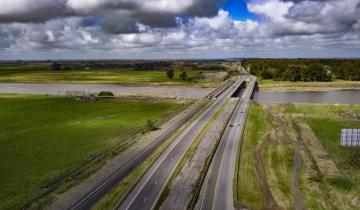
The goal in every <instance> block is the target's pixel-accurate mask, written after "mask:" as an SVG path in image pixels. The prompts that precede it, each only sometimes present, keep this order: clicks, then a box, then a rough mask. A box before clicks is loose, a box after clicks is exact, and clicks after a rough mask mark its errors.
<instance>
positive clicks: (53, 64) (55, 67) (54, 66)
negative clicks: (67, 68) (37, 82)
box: [51, 62, 61, 71]
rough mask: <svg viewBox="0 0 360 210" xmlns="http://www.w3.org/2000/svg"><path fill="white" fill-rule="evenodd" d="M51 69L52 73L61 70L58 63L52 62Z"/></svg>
mask: <svg viewBox="0 0 360 210" xmlns="http://www.w3.org/2000/svg"><path fill="white" fill-rule="evenodd" d="M51 68H52V70H54V71H59V70H60V69H61V65H60V64H59V63H56V62H54V63H52V64H51Z"/></svg>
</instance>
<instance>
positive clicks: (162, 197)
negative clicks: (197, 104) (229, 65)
mask: <svg viewBox="0 0 360 210" xmlns="http://www.w3.org/2000/svg"><path fill="white" fill-rule="evenodd" d="M228 102H229V101H226V102H225V103H224V104H223V105H222V106H221V107H220V109H219V110H218V111H217V112H216V113H215V114H214V116H213V117H212V118H211V119H210V120H209V122H207V124H206V125H205V127H204V128H203V129H202V130H201V132H200V133H199V135H197V136H196V138H195V140H194V141H193V143H192V144H191V146H190V148H189V149H188V150H187V151H186V153H185V155H184V157H183V158H182V159H181V161H180V163H179V165H177V166H176V169H175V171H174V172H173V174H172V175H171V177H170V179H169V181H168V183H167V184H166V186H165V189H164V190H163V192H162V193H161V195H160V198H159V201H158V203H157V205H156V208H155V209H159V208H160V207H161V205H162V203H163V202H164V201H165V199H166V197H167V196H168V195H169V193H170V187H171V185H172V184H173V181H174V180H175V178H176V177H177V176H178V175H179V174H180V172H181V170H182V168H183V167H184V165H185V164H186V162H187V161H188V160H189V159H190V158H191V157H192V156H193V155H194V153H195V152H196V149H197V147H198V146H199V144H200V142H201V141H202V139H203V138H204V136H205V135H206V133H207V131H208V130H209V129H210V128H211V126H212V125H213V123H214V122H215V121H216V119H217V118H218V116H219V115H220V114H221V112H223V111H224V109H225V107H226V106H227V104H228ZM184 205H185V204H184Z"/></svg>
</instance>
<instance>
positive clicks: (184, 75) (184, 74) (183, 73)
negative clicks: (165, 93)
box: [179, 71, 188, 80]
mask: <svg viewBox="0 0 360 210" xmlns="http://www.w3.org/2000/svg"><path fill="white" fill-rule="evenodd" d="M187 78H188V76H187V73H186V71H183V72H181V74H180V75H179V79H181V80H187Z"/></svg>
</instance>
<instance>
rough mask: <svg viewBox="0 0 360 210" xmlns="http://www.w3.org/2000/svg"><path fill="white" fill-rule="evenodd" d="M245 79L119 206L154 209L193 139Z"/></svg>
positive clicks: (198, 121) (166, 153)
mask: <svg viewBox="0 0 360 210" xmlns="http://www.w3.org/2000/svg"><path fill="white" fill-rule="evenodd" d="M242 82H243V80H242V79H241V80H239V81H237V82H235V83H234V84H232V85H230V86H229V88H227V89H226V90H224V91H223V93H222V94H221V95H220V96H219V97H218V98H217V99H216V100H215V102H214V103H213V104H212V105H211V106H210V107H209V108H208V109H207V110H206V111H204V112H203V113H202V114H201V115H200V116H199V117H198V118H197V119H195V120H194V121H193V122H192V123H191V124H190V125H189V126H188V127H187V128H186V129H185V130H184V131H183V132H182V133H181V134H180V135H179V136H178V137H177V138H176V139H175V140H174V142H173V143H172V144H171V145H170V146H169V147H168V148H167V149H166V150H165V151H164V152H163V153H162V154H161V156H160V157H159V158H158V159H157V160H156V162H155V163H154V164H153V165H152V166H151V168H150V169H149V170H148V171H147V172H146V173H145V174H144V176H143V177H142V179H141V180H140V181H139V182H138V183H137V185H136V186H135V187H134V188H133V190H132V191H131V192H130V194H129V195H128V196H127V197H126V199H125V200H124V201H123V203H122V204H121V206H119V209H134V210H135V209H136V210H142V209H153V208H154V207H155V205H156V203H157V201H158V199H159V196H160V195H161V192H162V191H163V189H164V188H165V186H166V184H167V182H168V180H169V179H170V177H171V174H172V173H173V172H174V170H175V168H176V166H177V165H178V164H179V162H180V160H181V159H182V157H183V156H184V154H185V153H186V151H187V150H188V148H189V147H190V145H191V144H192V142H193V140H194V139H195V138H196V136H197V135H198V134H199V133H200V132H201V130H202V129H203V128H204V127H205V125H206V124H207V122H208V121H209V120H210V119H211V118H212V116H213V115H214V114H215V113H216V112H217V111H218V110H219V109H220V107H221V106H222V105H223V104H224V103H225V102H226V100H227V99H228V98H229V97H230V96H231V95H232V94H233V93H234V92H235V91H236V89H237V88H238V87H239V86H240V85H241V84H242Z"/></svg>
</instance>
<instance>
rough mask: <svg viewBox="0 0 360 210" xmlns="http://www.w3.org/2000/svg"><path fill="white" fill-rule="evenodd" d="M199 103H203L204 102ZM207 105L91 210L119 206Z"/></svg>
mask: <svg viewBox="0 0 360 210" xmlns="http://www.w3.org/2000/svg"><path fill="white" fill-rule="evenodd" d="M201 103H205V102H204V101H203V102H201ZM208 106H209V105H206V106H205V107H204V108H202V109H201V111H200V112H198V113H196V115H194V116H193V117H192V118H191V120H189V121H188V122H187V123H185V124H184V125H183V126H181V127H180V128H179V129H178V130H177V131H176V132H175V133H174V134H173V135H172V136H171V137H170V138H169V139H168V140H166V141H165V142H164V143H163V144H161V146H160V147H158V148H157V149H156V150H155V152H154V153H153V154H151V155H150V156H149V157H148V158H147V159H146V160H145V161H144V162H143V163H141V164H140V165H138V166H137V167H136V168H135V169H134V170H132V171H131V173H130V174H129V175H128V176H126V177H125V178H124V179H123V180H122V181H121V182H120V183H119V184H118V185H117V186H115V187H114V189H113V190H112V191H111V192H109V193H108V194H107V195H106V196H105V197H104V198H102V199H101V200H100V201H99V202H98V203H97V204H96V205H95V206H94V207H93V208H92V209H96V210H100V209H104V210H105V209H113V208H116V207H117V206H119V205H120V204H121V202H122V201H123V200H124V199H125V198H126V196H127V195H128V194H129V193H130V191H131V190H132V189H133V187H134V186H135V185H136V183H137V182H138V181H139V180H140V179H141V178H142V176H143V175H144V173H145V172H146V171H147V170H148V169H149V168H150V167H151V166H152V164H153V163H154V162H155V161H156V160H157V158H158V157H159V156H160V155H161V154H162V153H163V152H164V151H165V149H166V148H167V147H168V146H169V145H170V144H171V143H172V142H173V141H174V140H175V139H176V138H177V137H178V136H179V135H180V134H181V132H182V131H184V130H185V129H186V127H187V126H189V125H190V124H191V123H192V122H193V120H194V119H196V118H197V117H199V115H200V114H201V113H202V112H203V111H204V110H206V108H207V107H208Z"/></svg>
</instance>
